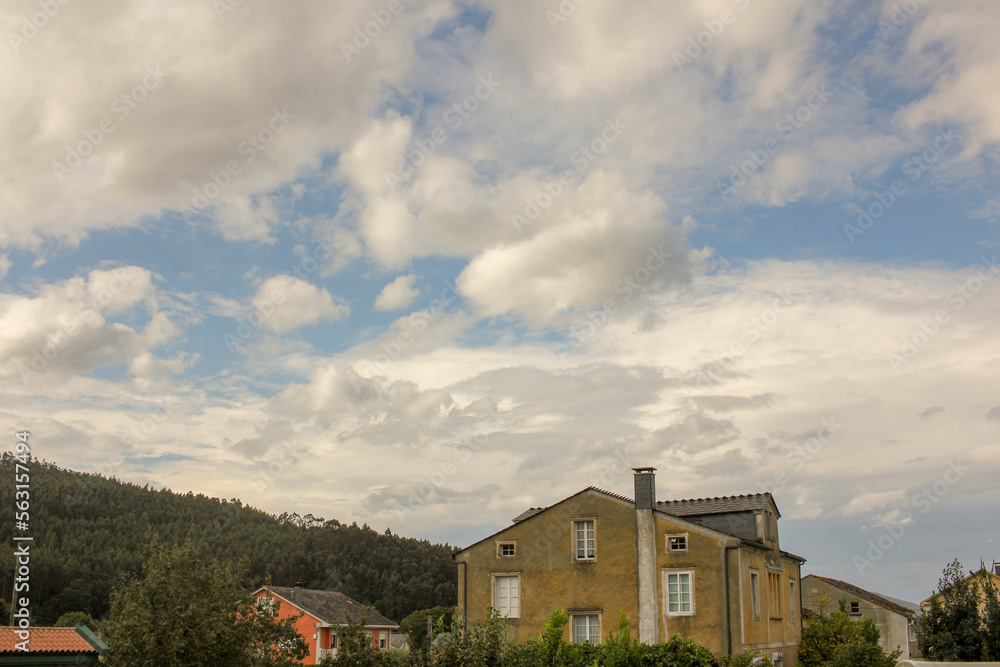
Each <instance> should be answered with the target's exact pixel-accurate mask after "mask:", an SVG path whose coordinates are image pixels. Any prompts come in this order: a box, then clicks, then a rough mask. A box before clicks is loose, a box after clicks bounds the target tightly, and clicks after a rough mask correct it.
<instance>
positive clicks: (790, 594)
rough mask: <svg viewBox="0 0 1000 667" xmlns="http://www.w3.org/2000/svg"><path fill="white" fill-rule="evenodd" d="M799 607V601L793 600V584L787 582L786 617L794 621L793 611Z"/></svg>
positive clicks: (792, 582)
mask: <svg viewBox="0 0 1000 667" xmlns="http://www.w3.org/2000/svg"><path fill="white" fill-rule="evenodd" d="M798 606H799V601H798V600H797V599H796V598H795V582H794V581H789V582H788V615H789V616H790V617H791V618H792V621H794V620H795V610H796V609H797V608H798Z"/></svg>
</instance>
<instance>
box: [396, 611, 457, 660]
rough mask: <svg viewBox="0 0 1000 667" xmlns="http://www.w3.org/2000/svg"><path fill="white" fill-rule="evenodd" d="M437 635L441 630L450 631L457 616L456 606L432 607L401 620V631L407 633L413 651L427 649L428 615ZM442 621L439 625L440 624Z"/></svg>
mask: <svg viewBox="0 0 1000 667" xmlns="http://www.w3.org/2000/svg"><path fill="white" fill-rule="evenodd" d="M428 616H430V617H431V624H432V626H433V628H434V630H433V634H434V635H435V636H436V635H438V634H439V633H440V632H450V631H451V629H452V623H453V620H454V616H455V608H454V607H432V608H430V609H421V610H419V611H415V612H413V613H412V614H410V615H409V616H407V617H406V618H404V619H403V620H402V621H400V622H399V632H401V633H403V634H405V635H406V641H407V643H408V644H409V646H410V651H412V652H413V653H421V654H422V653H424V652H425V651H426V649H427V617H428ZM439 622H440V623H441V626H440V627H439V626H438V624H439Z"/></svg>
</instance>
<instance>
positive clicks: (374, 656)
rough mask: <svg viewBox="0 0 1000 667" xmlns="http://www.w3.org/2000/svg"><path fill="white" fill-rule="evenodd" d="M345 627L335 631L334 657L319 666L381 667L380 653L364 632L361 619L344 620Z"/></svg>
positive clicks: (324, 659) (348, 618)
mask: <svg viewBox="0 0 1000 667" xmlns="http://www.w3.org/2000/svg"><path fill="white" fill-rule="evenodd" d="M345 623H346V625H344V626H341V627H340V628H338V629H337V646H338V647H339V650H338V651H337V655H336V657H330V656H327V657H325V658H323V660H322V661H320V663H319V664H321V665H323V666H324V667H379V666H381V665H383V664H384V663H383V661H382V653H381V652H380V651H379V650H378V649H377V648H375V644H374V642H373V641H372V637H371V635H369V634H368V633H366V632H365V621H364V618H363V617H360V616H359V617H358V618H356V619H355V618H350V617H347V618H346V619H345Z"/></svg>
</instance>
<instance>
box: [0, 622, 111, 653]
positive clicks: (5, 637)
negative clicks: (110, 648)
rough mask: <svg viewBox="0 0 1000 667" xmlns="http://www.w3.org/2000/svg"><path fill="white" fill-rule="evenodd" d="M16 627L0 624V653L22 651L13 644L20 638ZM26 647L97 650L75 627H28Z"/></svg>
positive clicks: (43, 650)
mask: <svg viewBox="0 0 1000 667" xmlns="http://www.w3.org/2000/svg"><path fill="white" fill-rule="evenodd" d="M17 630H18V628H13V627H10V626H0V653H23V651H19V650H18V649H17V647H16V646H15V644H17V643H18V642H21V641H22V639H21V638H20V637H19V636H18V635H17V634H16V631H17ZM29 630H30V634H29V641H28V648H29V649H31V652H32V653H93V654H95V655H96V654H97V650H96V649H95V648H94V647H93V646H91V645H90V644H88V643H87V640H86V639H84V638H83V637H81V636H80V634H79V633H78V632H77V631H76V628H30V629H29Z"/></svg>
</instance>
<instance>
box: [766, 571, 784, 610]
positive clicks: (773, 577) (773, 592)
mask: <svg viewBox="0 0 1000 667" xmlns="http://www.w3.org/2000/svg"><path fill="white" fill-rule="evenodd" d="M767 597H768V608H769V609H770V617H771V618H781V612H782V609H781V601H782V600H783V599H784V596H783V595H782V594H781V575H780V574H778V573H777V572H768V573H767Z"/></svg>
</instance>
